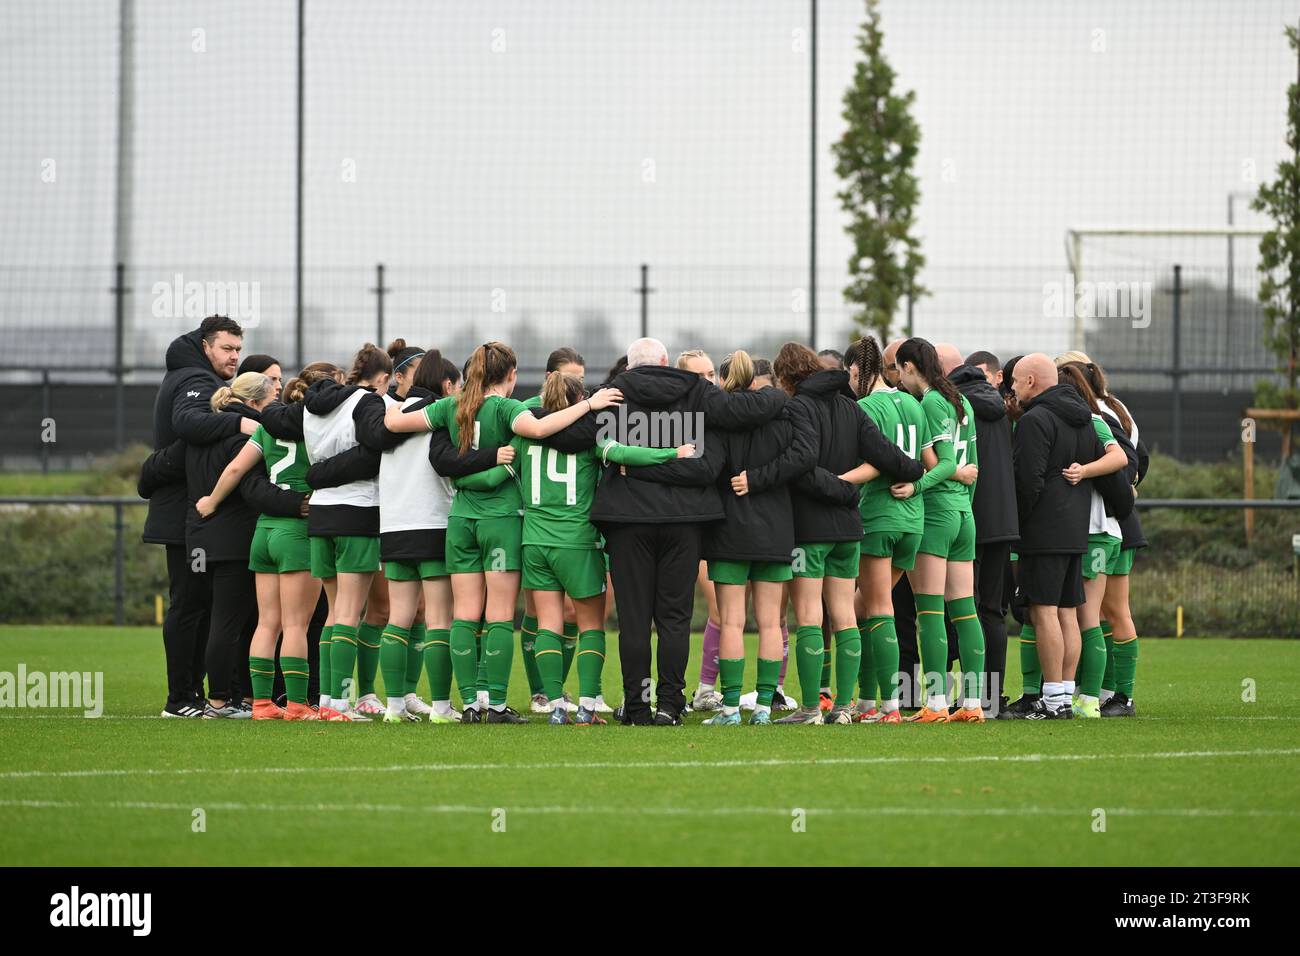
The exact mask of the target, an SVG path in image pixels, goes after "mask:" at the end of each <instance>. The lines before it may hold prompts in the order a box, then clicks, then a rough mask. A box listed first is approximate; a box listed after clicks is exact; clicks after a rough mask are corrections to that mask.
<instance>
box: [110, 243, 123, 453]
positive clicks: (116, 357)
mask: <svg viewBox="0 0 1300 956" xmlns="http://www.w3.org/2000/svg"><path fill="white" fill-rule="evenodd" d="M125 276H126V266H124V265H123V264H122V263H120V262H119V263H118V264H117V267H116V268H115V269H114V272H113V280H114V281H113V288H112V289H110V290H109V291H111V292H112V293H113V375H114V378H115V379H116V380H117V384H116V387H115V389H114V391H115V395H114V401H113V425H114V441H115V447H116V448H117V450H118V451H121V450H122V449H123V448H125V447H126V309H125V302H124V300H123V296H125V295H126V282H125V281H124V280H125Z"/></svg>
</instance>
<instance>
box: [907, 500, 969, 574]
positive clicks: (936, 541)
mask: <svg viewBox="0 0 1300 956" xmlns="http://www.w3.org/2000/svg"><path fill="white" fill-rule="evenodd" d="M917 551H918V552H919V553H921V554H933V555H937V556H938V557H940V558H944V559H946V560H948V561H974V560H975V517H974V515H972V514H971V513H970V512H969V511H931V510H929V509H926V512H925V530H924V531H922V532H921V544H920V546H919V547H918V548H917Z"/></svg>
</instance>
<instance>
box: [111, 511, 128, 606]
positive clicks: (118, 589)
mask: <svg viewBox="0 0 1300 956" xmlns="http://www.w3.org/2000/svg"><path fill="white" fill-rule="evenodd" d="M124 518H125V516H124V514H123V512H122V502H120V501H116V502H114V503H113V623H114V624H115V625H117V626H118V627H121V626H122V625H124V624H125V623H126V547H125V544H124V541H123V532H124V531H125V520H124Z"/></svg>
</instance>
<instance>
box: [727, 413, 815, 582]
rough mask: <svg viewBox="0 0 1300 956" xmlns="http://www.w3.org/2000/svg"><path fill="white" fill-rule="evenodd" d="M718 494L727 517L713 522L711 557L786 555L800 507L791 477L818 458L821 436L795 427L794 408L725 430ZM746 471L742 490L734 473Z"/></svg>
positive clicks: (756, 558)
mask: <svg viewBox="0 0 1300 956" xmlns="http://www.w3.org/2000/svg"><path fill="white" fill-rule="evenodd" d="M720 437H721V445H722V471H721V472H720V474H719V478H718V495H719V497H720V498H721V499H722V510H723V512H724V514H725V516H726V517H725V518H724V520H722V521H718V522H714V523H713V524H711V525H709V526H708V530H707V532H706V533H705V536H704V549H703V554H704V557H705V558H710V559H718V560H724V561H784V562H788V561H789V560H790V553H791V552H792V551H793V550H794V508H793V505H791V503H790V489H789V483H790V482H791V481H793V480H794V479H795V478H797V477H798V476H800V475H802V474H803V473H804V472H806V471H808V470H809V469H811V468H813V467H814V465H816V462H817V444H816V436H815V435H813V433H812V431H811V430H810V429H808V428H797V427H795V420H794V419H793V418H792V417H791V415H790V412H789V411H788V409H782V410H781V413H780V415H779V416H778V417H776V418H775V419H773V420H772V421H769V422H765V423H763V424H762V425H759V426H758V427H757V428H753V429H750V430H748V431H726V432H722V433H721V436H720ZM742 471H743V472H746V473H747V474H746V478H747V480H748V483H749V492H748V493H747V494H745V495H737V494H736V493H735V492H734V491H733V490H732V488H731V479H732V477H734V476H735V475H738V474H740V473H741V472H742Z"/></svg>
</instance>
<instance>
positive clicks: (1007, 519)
mask: <svg viewBox="0 0 1300 956" xmlns="http://www.w3.org/2000/svg"><path fill="white" fill-rule="evenodd" d="M935 350H936V351H937V352H938V353H939V361H940V362H941V363H942V365H943V371H944V374H945V375H947V376H948V380H949V381H951V382H952V383H953V384H954V385H956V386H957V391H959V392H961V393H962V394H963V395H965V396H966V400H967V401H969V402H970V406H971V411H973V412H974V413H975V441H976V444H977V445H978V446H979V456H980V457H979V462H980V474H979V480H978V481H977V482H976V483H975V499H974V501H973V502H972V505H971V508H972V510H973V511H974V514H975V608H976V611H977V613H978V614H979V619H980V626H981V627H982V628H983V629H984V655H985V656H984V668H985V674H984V680H985V685H984V688H983V696H984V701H985V706H986V707H988V708H990V710H991V716H995V717H996V716H997V714H998V711H999V710H1001V708H1002V705H1003V696H1002V688H1003V687H1004V686H1005V685H1006V672H1007V611H1008V610H1009V609H1010V604H1011V595H1010V594H1007V593H1005V591H1006V589H1005V587H1004V584H1005V582H1006V571H1007V563H1008V562H1009V561H1010V560H1011V547H1012V544H1013V543H1014V542H1015V541H1016V540H1017V539H1018V538H1019V537H1020V531H1019V527H1018V525H1017V522H1016V481H1015V476H1014V475H1013V474H1012V471H1011V422H1010V421H1008V420H1007V407H1006V404H1005V403H1004V402H1003V401H1002V396H1001V395H1000V394H999V393H998V390H997V389H996V388H995V387H994V385H993V383H992V382H990V381H989V378H988V376H987V375H986V374H985V372H983V371H981V369H980V368H978V367H976V365H975V363H974V362H973V361H972V359H974V358H976V357H978V356H980V355H981V353H976V355H973V356H971V358H968V359H967V360H966V361H965V362H963V361H962V358H961V353H960V352H958V351H957V349H956V348H954V347H953V346H951V345H947V344H943V345H936V346H935ZM982 354H984V355H987V354H988V353H982ZM989 359H990V360H991V362H990V364H991V365H992V366H993V367H994V368H997V369H998V370H999V374H1001V366H1000V365H999V364H998V361H997V359H996V358H993V357H992V356H989Z"/></svg>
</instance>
